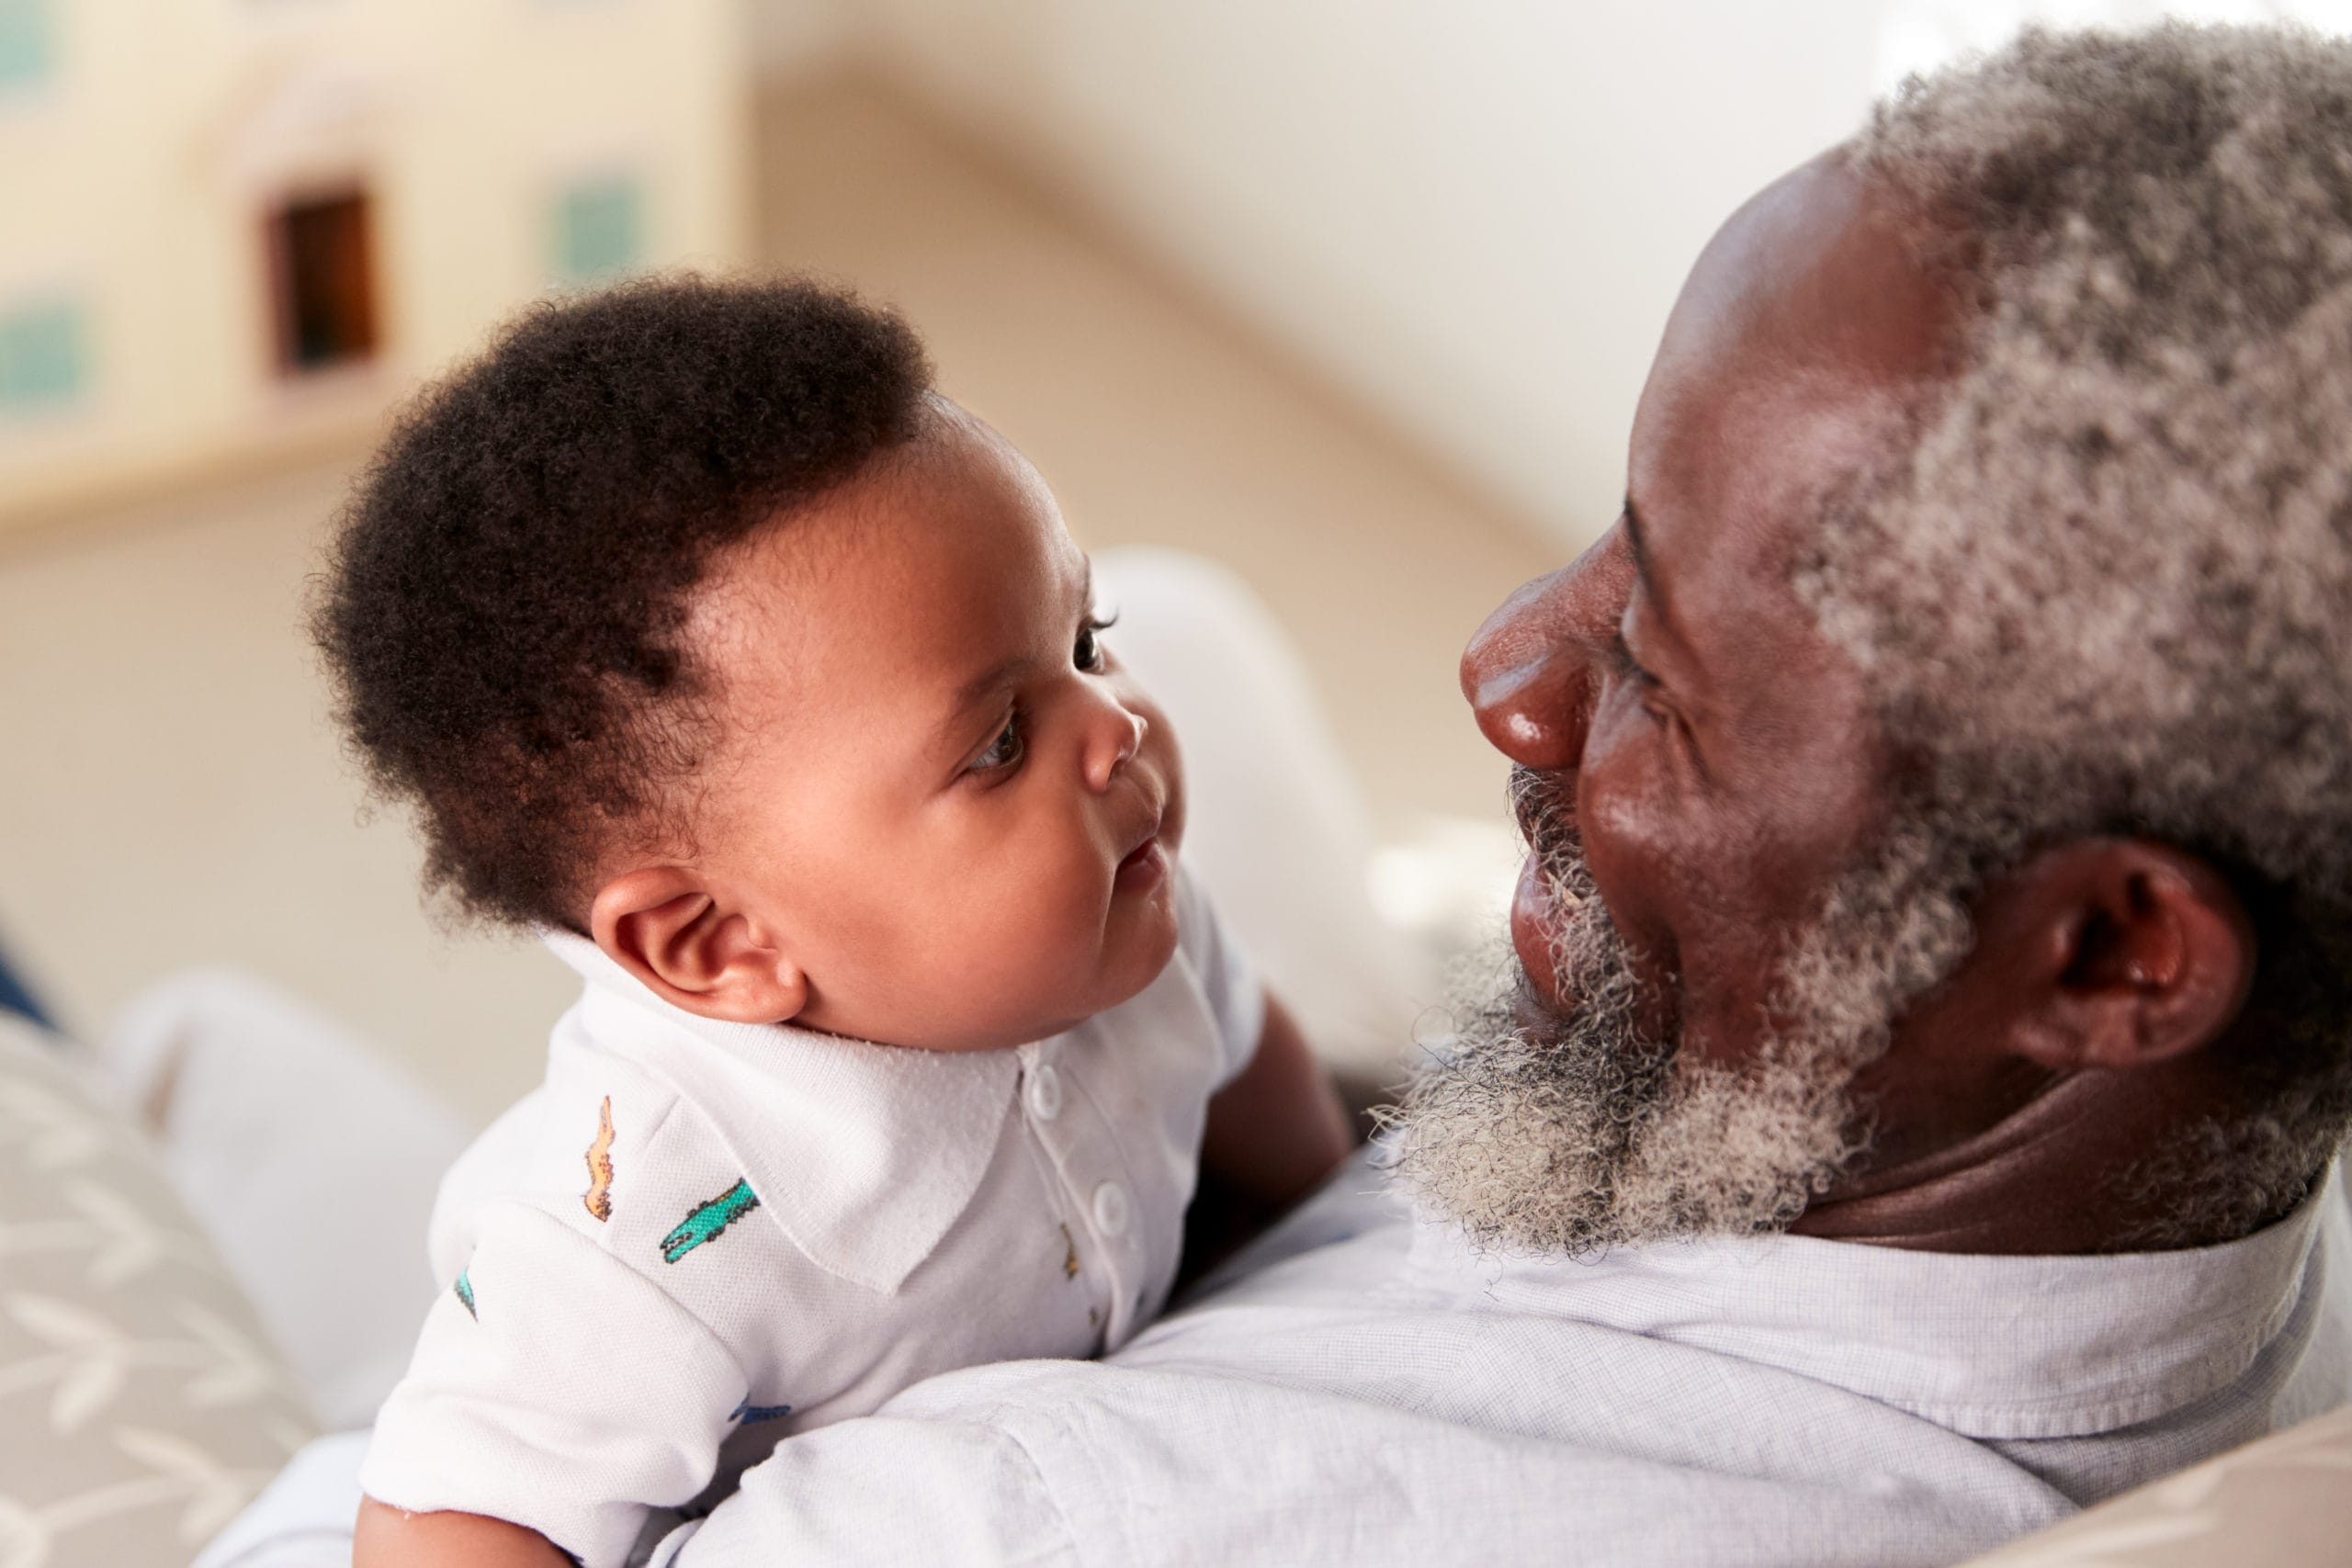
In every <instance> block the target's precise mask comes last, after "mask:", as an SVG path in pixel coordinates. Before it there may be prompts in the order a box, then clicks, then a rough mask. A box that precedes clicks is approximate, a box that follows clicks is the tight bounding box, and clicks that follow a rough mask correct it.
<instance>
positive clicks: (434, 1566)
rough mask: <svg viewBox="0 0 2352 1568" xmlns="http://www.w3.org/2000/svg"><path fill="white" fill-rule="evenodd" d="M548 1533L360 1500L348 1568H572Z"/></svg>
mask: <svg viewBox="0 0 2352 1568" xmlns="http://www.w3.org/2000/svg"><path fill="white" fill-rule="evenodd" d="M351 1565H352V1568H445V1565H446V1568H571V1558H569V1557H566V1556H565V1555H564V1554H563V1553H562V1552H561V1551H558V1550H557V1549H556V1548H555V1546H554V1544H553V1543H552V1542H550V1541H549V1540H548V1538H547V1537H545V1536H543V1535H541V1534H540V1533H539V1532H538V1531H537V1530H535V1529H525V1528H524V1527H523V1526H521V1525H510V1524H508V1523H507V1522H506V1521H505V1520H504V1519H492V1518H484V1517H482V1516H481V1515H480V1514H458V1513H442V1514H406V1513H402V1512H401V1510H400V1509H398V1508H395V1507H391V1506H389V1505H387V1504H383V1503H379V1502H378V1501H376V1499H374V1498H373V1497H363V1498H362V1499H360V1503H359V1525H358V1529H357V1531H356V1534H355V1536H354V1538H353V1540H352V1542H351Z"/></svg>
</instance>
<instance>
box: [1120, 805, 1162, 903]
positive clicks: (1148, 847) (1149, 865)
mask: <svg viewBox="0 0 2352 1568" xmlns="http://www.w3.org/2000/svg"><path fill="white" fill-rule="evenodd" d="M1162 820H1163V818H1162V816H1161V813H1159V811H1157V810H1155V811H1154V812H1153V813H1152V814H1151V820H1150V822H1149V823H1148V825H1147V826H1146V827H1145V829H1144V833H1143V837H1142V839H1141V840H1140V841H1138V842H1137V843H1136V846H1135V848H1133V849H1131V850H1129V851H1128V852H1126V853H1125V855H1123V856H1121V857H1120V859H1119V864H1118V869H1117V870H1116V871H1114V873H1113V874H1112V877H1111V886H1113V888H1114V889H1115V890H1116V891H1118V892H1121V893H1140V892H1143V891H1145V890H1146V889H1148V888H1150V887H1153V886H1157V885H1158V884H1159V879H1160V878H1162V877H1164V876H1166V875H1167V874H1168V852H1167V851H1166V850H1165V849H1164V848H1162V847H1161V845H1160V842H1159V829H1160V823H1161V821H1162Z"/></svg>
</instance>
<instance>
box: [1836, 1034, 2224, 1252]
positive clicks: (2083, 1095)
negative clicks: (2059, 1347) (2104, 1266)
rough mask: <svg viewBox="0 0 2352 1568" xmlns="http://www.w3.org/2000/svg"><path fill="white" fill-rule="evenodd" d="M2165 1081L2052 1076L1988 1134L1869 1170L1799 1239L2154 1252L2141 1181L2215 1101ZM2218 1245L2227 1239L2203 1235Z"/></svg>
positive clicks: (1930, 1247) (2151, 1209) (1956, 1248)
mask: <svg viewBox="0 0 2352 1568" xmlns="http://www.w3.org/2000/svg"><path fill="white" fill-rule="evenodd" d="M2175 1078H2176V1076H2175V1075H2170V1074H2165V1073H2162V1072H2145V1071H2143V1072H2134V1073H2113V1072H2098V1071H2091V1072H2081V1073H2075V1074H2070V1075H2066V1076H2064V1077H2057V1078H2053V1079H2052V1080H2051V1081H2050V1083H2049V1084H2048V1085H2047V1087H2045V1088H2044V1089H2042V1090H2041V1092H2039V1093H2037V1094H2035V1095H2033V1096H2032V1097H2031V1098H2030V1099H2029V1100H2026V1101H2025V1102H2024V1103H2023V1104H2022V1105H2020V1106H2018V1108H2017V1109H2016V1110H2015V1111H2011V1112H2010V1113H2009V1114H2007V1115H2006V1116H2004V1117H2003V1118H2001V1120H1999V1121H1998V1122H1995V1123H1994V1124H1993V1125H1992V1126H1990V1127H1988V1128H1986V1129H1985V1130H1984V1131H1982V1132H1979V1133H1976V1134H1973V1135H1971V1136H1968V1137H1966V1138H1963V1139H1961V1140H1959V1141H1957V1142H1955V1143H1952V1144H1950V1145H1946V1146H1944V1147H1941V1148H1938V1149H1934V1150H1930V1151H1928V1152H1924V1153H1919V1154H1916V1155H1910V1156H1905V1157H1902V1158H1900V1159H1897V1160H1894V1161H1893V1162H1890V1163H1886V1164H1874V1163H1871V1162H1869V1161H1868V1159H1867V1157H1866V1159H1865V1162H1864V1163H1863V1164H1862V1166H1861V1167H1860V1168H1859V1169H1858V1170H1856V1171H1855V1172H1854V1173H1852V1174H1851V1175H1850V1176H1849V1177H1848V1178H1847V1179H1844V1180H1842V1181H1840V1182H1839V1183H1838V1186H1837V1187H1835V1188H1834V1189H1832V1190H1831V1191H1830V1192H1829V1193H1828V1194H1827V1195H1826V1196H1825V1197H1823V1198H1822V1199H1820V1200H1818V1201H1815V1202H1814V1203H1813V1204H1812V1205H1811V1206H1809V1207H1808V1208H1807V1209H1806V1210H1805V1212H1804V1214H1803V1215H1801V1216H1800V1217H1799V1218H1798V1220H1797V1222H1796V1223H1795V1224H1794V1225H1792V1227H1791V1228H1792V1230H1794V1231H1796V1232H1797V1233H1798V1234H1800V1235H1814V1236H1822V1237H1826V1238H1829V1239H1833V1240H1838V1241H1857V1242H1866V1243H1869V1244H1871V1245H1873V1246H1879V1247H1914V1248H1917V1249H1919V1250H1922V1251H1928V1252H1976V1253H2002V1254H2028V1253H2035V1254H2082V1253H2106V1252H2122V1251H2131V1250H2134V1249H2135V1248H2138V1247H2146V1246H2148V1245H2150V1244H2149V1243H2148V1242H2147V1241H2146V1240H2145V1239H2144V1238H2146V1237H2148V1236H2151V1235H2160V1234H2162V1233H2163V1231H2164V1228H2165V1227H2164V1222H2165V1220H2166V1219H2167V1217H2168V1215H2169V1210H2170V1204H2169V1203H2168V1201H2167V1200H2166V1197H2165V1193H2164V1192H2163V1191H2161V1190H2155V1189H2154V1188H2152V1187H2151V1186H2149V1185H2148V1184H2146V1183H2144V1182H2141V1181H2137V1180H2134V1179H2133V1178H2134V1176H2135V1175H2136V1174H2137V1173H2138V1172H2140V1171H2142V1170H2143V1168H2145V1166H2146V1164H2147V1161H2148V1157H2149V1155H2150V1153H2151V1151H2154V1150H2159V1149H2165V1148H2172V1147H2177V1146H2178V1145H2179V1141H2180V1139H2181V1138H2182V1136H2183V1135H2184V1134H2186V1133H2187V1132H2188V1129H2189V1127H2190V1125H2191V1124H2192V1122H2193V1121H2194V1120H2195V1108H2196V1107H2199V1106H2203V1107H2207V1108H2210V1107H2211V1103H2212V1101H2211V1095H2210V1092H2207V1093H2201V1094H2200V1093H2198V1092H2196V1091H2195V1088H2194V1086H2192V1085H2189V1084H2188V1083H2187V1082H2185V1081H2175ZM2220 1239H2225V1238H2221V1237H2211V1238H2199V1240H2220Z"/></svg>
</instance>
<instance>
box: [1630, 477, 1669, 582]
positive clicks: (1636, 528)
mask: <svg viewBox="0 0 2352 1568" xmlns="http://www.w3.org/2000/svg"><path fill="white" fill-rule="evenodd" d="M1624 518H1625V547H1626V548H1627V549H1628V550H1630V551H1631V552H1632V553H1633V557H1634V575H1636V576H1638V577H1639V578H1640V579H1641V580H1642V592H1645V593H1646V594H1648V595H1649V596H1650V603H1651V604H1658V605H1663V604H1665V595H1664V594H1662V593H1660V592H1658V591H1657V569H1656V568H1654V567H1653V566H1651V565H1650V547H1649V541H1648V540H1647V539H1645V538H1644V537H1643V536H1642V526H1643V525H1642V514H1641V513H1639V512H1636V511H1635V510H1634V498H1633V497H1632V496H1631V495H1628V496H1626V497H1625V511H1624Z"/></svg>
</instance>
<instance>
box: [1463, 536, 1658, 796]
mask: <svg viewBox="0 0 2352 1568" xmlns="http://www.w3.org/2000/svg"><path fill="white" fill-rule="evenodd" d="M1614 532H1615V531H1614V530H1611V534H1610V535H1607V536H1603V537H1602V539H1601V540H1600V543H1599V544H1596V545H1595V546H1593V547H1592V548H1590V549H1589V550H1587V551H1586V552H1585V553H1584V554H1583V555H1582V556H1580V557H1578V558H1577V559H1576V560H1575V561H1573V562H1571V563H1570V564H1569V565H1567V566H1565V567H1563V568H1561V569H1560V570H1557V571H1555V572H1548V573H1546V574H1545V575H1544V576H1542V577H1539V578H1537V579H1535V580H1534V581H1532V582H1528V583H1525V584H1523V585H1521V587H1520V589H1519V590H1518V591H1517V592H1514V593H1512V594H1511V596H1510V598H1508V599H1506V600H1504V601H1503V603H1502V607H1501V608H1499V609H1498V610H1497V611H1496V612H1495V613H1494V614H1493V615H1489V616H1487V623H1486V625H1484V626H1480V627H1479V628H1478V629H1477V631H1476V632H1475V633H1473V634H1472V635H1471V637H1470V646H1469V647H1467V648H1465V649H1463V650H1462V694H1463V695H1464V696H1465V697H1467V698H1468V699H1470V707H1471V711H1472V712H1474V713H1476V715H1477V717H1478V728H1479V729H1480V731H1481V732H1483V733H1484V734H1485V735H1486V737H1487V742H1488V743H1489V744H1490V745H1492V746H1493V747H1494V748H1495V750H1498V751H1500V752H1501V753H1502V754H1503V755H1504V756H1506V757H1509V758H1510V760H1511V761H1514V762H1517V763H1518V764H1520V766H1521V767H1525V768H1543V769H1550V770H1555V771H1556V770H1559V769H1564V768H1572V767H1574V766H1576V765H1577V759H1578V758H1579V757H1580V756H1582V755H1583V753H1584V738H1585V728H1586V726H1587V723H1588V721H1589V718H1590V716H1591V712H1592V688H1593V672H1594V669H1595V665H1596V660H1597V656H1598V655H1599V653H1600V650H1601V649H1602V648H1603V647H1605V646H1606V643H1607V639H1608V637H1609V636H1610V635H1611V627H1613V626H1615V624H1616V619H1617V617H1618V616H1619V615H1623V613H1624V604H1625V593H1626V592H1627V590H1628V588H1629V587H1630V585H1631V577H1632V574H1631V571H1630V570H1629V569H1628V570H1620V568H1621V566H1623V565H1624V563H1622V562H1620V561H1619V559H1618V557H1619V556H1620V555H1621V554H1622V550H1621V548H1620V547H1618V546H1617V545H1616V541H1615V538H1614Z"/></svg>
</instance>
